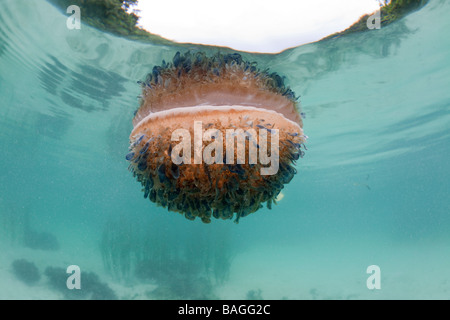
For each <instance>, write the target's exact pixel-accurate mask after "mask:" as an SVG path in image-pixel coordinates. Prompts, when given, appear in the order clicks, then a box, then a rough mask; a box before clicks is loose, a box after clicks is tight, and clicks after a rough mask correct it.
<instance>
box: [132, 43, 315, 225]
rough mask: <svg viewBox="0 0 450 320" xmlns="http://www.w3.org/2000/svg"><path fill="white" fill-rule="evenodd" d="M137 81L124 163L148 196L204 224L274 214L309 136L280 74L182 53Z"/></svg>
mask: <svg viewBox="0 0 450 320" xmlns="http://www.w3.org/2000/svg"><path fill="white" fill-rule="evenodd" d="M139 83H140V84H141V86H142V100H141V105H140V107H139V109H138V110H137V111H136V114H135V117H134V119H133V126H134V128H133V131H132V132H131V135H130V148H129V153H128V154H127V156H126V159H127V160H128V161H129V164H130V165H129V169H130V171H131V172H132V173H133V175H134V177H136V179H137V180H138V182H140V183H141V185H142V188H143V192H144V197H145V198H149V199H150V200H151V201H152V202H154V203H156V204H158V205H160V206H162V207H164V208H167V209H168V210H169V211H174V212H179V213H181V214H183V215H184V216H185V217H186V218H187V219H189V220H194V219H195V218H196V217H198V218H200V219H201V220H202V221H203V222H205V223H209V222H211V217H214V218H217V219H232V218H233V217H235V222H238V221H239V219H240V218H242V217H245V216H247V215H249V214H250V213H254V212H256V211H257V210H258V209H260V208H261V207H262V206H263V204H264V203H265V204H266V205H267V207H268V208H269V209H270V208H271V207H272V203H273V202H275V200H276V198H277V197H278V195H279V194H280V192H281V190H282V189H283V188H284V185H285V184H287V183H289V182H290V181H291V180H292V178H293V176H294V175H295V174H296V169H295V168H294V165H295V163H296V161H297V160H298V159H299V158H302V157H303V155H304V150H306V147H305V145H304V143H305V142H306V138H307V137H306V136H305V135H304V134H303V130H302V127H303V124H302V118H301V116H300V113H299V111H298V103H297V100H298V98H296V97H295V94H294V92H293V91H292V90H291V89H290V88H289V87H286V86H285V84H284V80H283V78H282V77H281V76H280V75H278V74H277V73H275V72H273V73H269V72H268V71H267V70H266V71H261V70H259V69H258V68H257V66H256V63H250V62H247V61H245V60H244V59H243V58H242V56H241V55H240V54H237V53H234V54H221V53H217V54H215V55H212V56H207V55H206V54H205V53H200V52H198V53H190V52H187V53H185V54H181V53H180V52H177V53H176V54H175V56H174V58H173V61H172V62H171V63H166V62H164V61H163V63H162V65H161V66H155V67H154V68H153V70H152V72H151V73H150V74H149V75H148V76H147V79H146V80H145V81H143V82H139Z"/></svg>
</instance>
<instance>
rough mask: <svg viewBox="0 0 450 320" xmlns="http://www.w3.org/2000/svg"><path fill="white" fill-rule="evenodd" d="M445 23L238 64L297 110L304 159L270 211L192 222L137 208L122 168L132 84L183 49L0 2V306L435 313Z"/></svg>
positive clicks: (440, 274) (448, 118)
mask: <svg viewBox="0 0 450 320" xmlns="http://www.w3.org/2000/svg"><path fill="white" fill-rule="evenodd" d="M449 14H450V3H449V2H448V1H442V0H431V1H430V2H429V4H428V5H426V6H425V7H424V8H422V9H421V10H420V11H417V12H415V13H413V14H411V15H409V16H408V17H406V18H405V19H403V20H401V21H398V22H396V23H394V24H391V25H389V26H387V27H384V28H382V29H381V30H373V31H370V32H366V33H362V34H355V35H350V36H347V37H344V38H341V39H336V40H332V41H326V42H319V43H315V44H308V45H303V46H300V47H298V48H294V49H290V50H287V51H285V52H283V53H280V54H277V55H257V54H250V53H243V55H244V56H245V57H246V58H247V59H249V60H255V61H257V62H258V63H259V66H260V67H261V69H264V68H266V67H269V68H270V69H271V70H273V71H276V72H279V73H281V74H284V75H285V76H286V79H287V81H288V83H289V85H290V86H291V88H292V89H293V90H294V91H295V92H296V94H297V95H301V103H302V108H303V110H304V112H305V113H306V119H305V120H304V130H305V133H306V134H307V135H308V136H309V140H308V144H307V147H308V151H307V154H306V156H305V158H304V159H302V161H299V163H298V167H297V169H298V172H299V173H298V175H297V176H296V177H295V178H294V179H293V181H292V182H291V183H290V184H289V185H287V186H286V188H285V189H284V191H283V193H284V198H283V199H282V200H281V201H280V202H279V203H278V205H276V206H274V208H273V209H272V210H268V209H266V208H264V209H262V210H260V211H258V212H257V213H255V214H252V215H250V216H248V217H245V218H243V219H241V220H240V222H239V224H234V223H233V222H232V221H219V220H215V221H213V222H212V223H211V224H209V225H205V224H203V223H201V221H194V222H191V221H188V220H186V219H185V218H183V217H182V216H181V215H178V214H176V213H170V212H167V211H166V210H165V209H162V208H158V207H156V206H155V205H154V204H153V203H151V202H149V201H148V200H145V199H144V198H143V194H142V192H141V191H140V186H139V184H138V183H137V182H136V181H135V179H133V177H132V176H131V174H130V173H129V172H128V170H127V167H128V164H127V162H126V161H125V158H124V156H125V154H126V153H127V149H128V136H129V134H130V132H131V129H132V124H131V120H132V117H133V112H134V111H135V109H136V108H137V106H138V99H137V98H136V97H137V96H138V95H139V94H140V87H139V86H138V85H137V84H136V81H137V80H142V79H144V78H145V75H146V74H147V73H148V72H149V71H150V70H151V68H152V67H153V66H154V65H159V64H160V63H161V61H162V60H163V59H166V61H167V60H170V59H171V57H173V55H174V54H175V52H176V51H178V50H181V51H182V50H184V49H180V48H177V47H176V46H174V47H166V46H161V45H152V44H142V43H138V42H132V41H128V40H126V39H122V38H117V37H114V36H112V35H109V34H106V33H103V32H100V31H98V30H95V29H92V28H90V27H88V26H85V25H83V26H82V29H81V30H68V29H67V28H66V19H67V16H65V15H63V14H62V13H61V12H60V11H58V10H57V9H56V8H54V7H53V6H51V5H50V4H48V3H47V2H46V1H43V0H42V1H38V0H36V1H28V0H27V1H25V0H21V1H12V0H11V1H10V0H6V1H5V0H3V1H2V2H1V5H0V101H1V107H0V150H1V151H2V156H1V157H0V164H1V167H0V168H1V169H0V177H1V180H0V182H1V183H0V241H1V242H0V250H1V251H0V252H1V253H0V298H1V299H75V298H85V299H88V298H119V299H206V298H210V299H251V298H262V299H423V298H424V299H428V298H437V299H448V298H450V272H449V270H450V233H449V231H450V214H449V213H450V201H449V195H450V182H449V174H450V162H449V160H448V159H449V157H450V144H449V142H450V139H449V128H450V90H449V84H450V37H449V36H448V34H449V33H448V30H450V20H449V19H448V15H449ZM191 50H206V51H209V52H216V50H217V49H216V48H214V47H212V48H211V47H210V48H203V47H196V46H192V48H191ZM23 260H25V262H24V261H23ZM17 261H19V262H20V261H22V264H19V263H17ZM70 265H77V266H79V267H80V270H81V275H82V278H81V279H82V280H81V281H82V288H83V286H84V288H85V289H84V291H83V289H82V290H81V292H82V293H80V292H76V291H73V290H72V291H71V290H68V289H67V288H66V287H65V281H66V279H67V277H68V276H69V274H66V273H65V271H66V269H67V267H68V266H70ZM371 265H377V266H379V268H380V272H381V277H380V284H381V288H380V289H373V290H370V289H368V287H367V283H366V281H367V279H368V278H369V276H370V274H368V273H367V272H366V270H367V268H368V267H369V266H371ZM49 267H50V268H49ZM61 270H62V271H63V272H62V274H61ZM58 272H59V273H58ZM33 275H34V277H33ZM92 286H95V287H96V288H97V291H95V292H97V296H92V295H93V292H94V291H93V290H92V289H89V287H92ZM86 288H87V289H86ZM89 290H91V291H89Z"/></svg>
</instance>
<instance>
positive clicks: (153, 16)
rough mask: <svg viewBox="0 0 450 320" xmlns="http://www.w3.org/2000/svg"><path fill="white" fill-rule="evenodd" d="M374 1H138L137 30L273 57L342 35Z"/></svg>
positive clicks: (376, 5)
mask: <svg viewBox="0 0 450 320" xmlns="http://www.w3.org/2000/svg"><path fill="white" fill-rule="evenodd" d="M379 8H380V2H379V1H378V0H165V1H160V0H159V1H156V0H140V1H139V3H138V6H137V7H135V9H138V10H140V13H139V16H140V17H141V19H140V20H139V24H138V25H139V26H141V27H142V28H144V29H145V30H147V31H149V32H151V33H153V34H158V35H160V36H162V37H164V38H166V39H169V40H173V41H176V42H190V43H201V44H208V45H218V46H226V47H231V48H233V49H236V50H240V51H250V52H264V53H276V52H280V51H282V50H284V49H287V48H290V47H295V46H298V45H301V44H305V43H309V42H314V41H317V40H320V39H322V38H323V37H325V36H327V35H330V34H332V33H335V32H338V31H342V30H344V29H346V28H348V27H349V26H350V25H352V24H353V23H354V22H356V21H357V20H358V19H359V18H360V17H361V16H362V15H363V14H366V13H372V12H374V11H376V10H377V9H379Z"/></svg>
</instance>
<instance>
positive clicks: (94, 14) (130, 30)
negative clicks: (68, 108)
mask: <svg viewBox="0 0 450 320" xmlns="http://www.w3.org/2000/svg"><path fill="white" fill-rule="evenodd" d="M48 1H49V2H50V3H51V4H53V5H55V6H56V7H57V8H59V9H60V10H62V11H63V12H64V13H65V12H66V9H67V8H68V7H69V6H70V5H77V6H79V7H80V9H81V17H82V21H83V22H84V23H85V24H87V25H89V26H91V27H94V28H96V29H99V30H101V31H105V32H108V33H111V34H113V35H117V36H120V37H125V38H127V39H131V40H136V41H141V42H151V43H154V44H160V45H167V46H178V47H179V46H190V45H192V44H190V43H177V42H174V41H171V40H168V39H165V38H163V37H161V36H159V35H156V34H152V33H150V32H148V31H146V30H144V29H141V28H139V27H138V26H137V23H138V21H139V16H138V14H139V12H138V11H137V12H135V11H132V12H130V10H129V9H130V8H132V7H133V6H134V5H135V4H136V3H137V2H138V1H139V0H48ZM428 1H429V0H391V1H390V3H389V4H387V5H385V6H382V7H381V9H380V10H381V26H382V27H384V26H386V25H388V24H390V23H392V22H394V21H397V20H400V19H401V18H403V17H405V16H406V15H408V14H409V13H411V12H414V11H416V10H418V9H420V8H421V7H423V6H425V5H426V4H427V3H428ZM370 15H371V14H366V15H363V16H362V17H361V18H360V19H359V20H358V21H357V22H356V23H354V24H353V25H352V26H350V27H349V28H347V29H346V30H344V31H341V32H337V33H334V34H332V35H329V36H327V37H325V38H323V39H321V40H319V41H324V40H329V39H335V38H339V37H342V36H346V35H348V34H352V33H358V32H364V31H367V30H368V28H367V19H368V18H369V17H370Z"/></svg>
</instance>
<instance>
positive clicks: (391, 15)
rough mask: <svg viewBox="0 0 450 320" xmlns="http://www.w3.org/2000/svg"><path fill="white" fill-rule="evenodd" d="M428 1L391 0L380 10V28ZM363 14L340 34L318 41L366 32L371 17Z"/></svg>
mask: <svg viewBox="0 0 450 320" xmlns="http://www.w3.org/2000/svg"><path fill="white" fill-rule="evenodd" d="M428 1H429V0H391V2H390V3H389V4H387V5H385V6H382V7H381V8H380V11H381V15H380V16H381V27H385V26H387V25H389V24H391V23H392V22H394V21H397V20H400V19H402V18H403V17H405V16H407V15H408V14H410V13H412V12H414V11H416V10H418V9H420V8H422V7H423V6H425V5H426V4H427V3H428ZM372 14H373V13H371V14H365V15H363V16H362V17H361V18H359V20H358V21H357V22H355V23H354V24H352V25H351V26H350V27H349V28H347V29H345V30H344V31H341V32H336V33H333V34H331V35H329V36H327V37H325V38H322V39H321V40H319V41H323V40H329V39H336V38H340V37H342V36H346V35H348V34H352V33H358V32H364V31H368V30H369V29H368V28H367V19H368V18H369V17H370V16H371V15H372Z"/></svg>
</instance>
